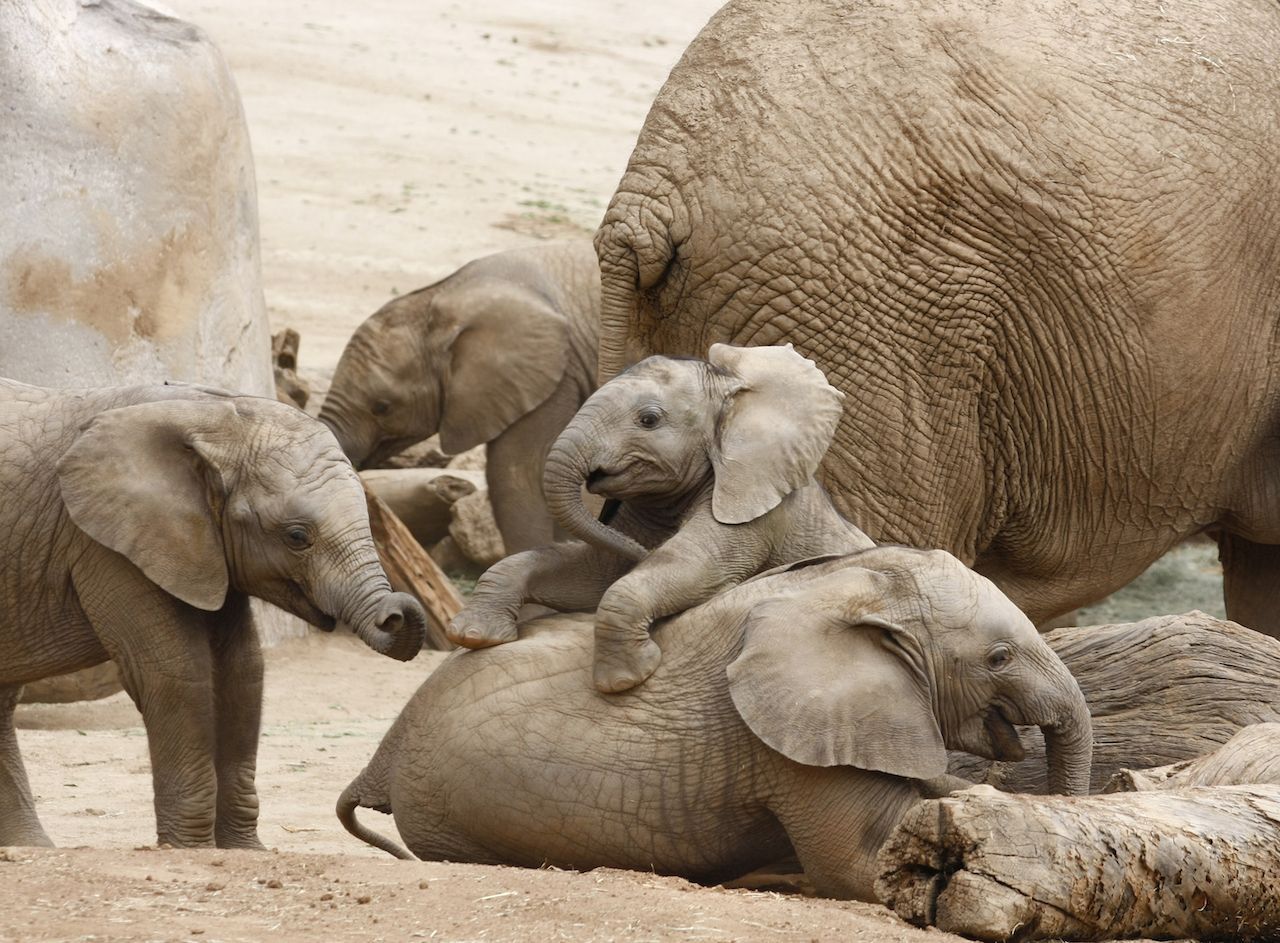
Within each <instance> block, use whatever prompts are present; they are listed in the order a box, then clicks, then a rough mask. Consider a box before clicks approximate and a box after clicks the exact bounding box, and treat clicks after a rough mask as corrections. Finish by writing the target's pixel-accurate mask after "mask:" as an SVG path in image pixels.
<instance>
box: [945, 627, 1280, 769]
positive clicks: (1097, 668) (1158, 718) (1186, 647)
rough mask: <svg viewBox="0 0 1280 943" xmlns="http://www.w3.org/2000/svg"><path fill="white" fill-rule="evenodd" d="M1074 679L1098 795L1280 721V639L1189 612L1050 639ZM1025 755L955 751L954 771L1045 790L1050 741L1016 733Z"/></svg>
mask: <svg viewBox="0 0 1280 943" xmlns="http://www.w3.org/2000/svg"><path fill="white" fill-rule="evenodd" d="M1045 641H1047V642H1048V643H1049V645H1050V647H1052V648H1053V650H1054V651H1055V652H1057V653H1058V657H1060V658H1061V659H1062V661H1063V663H1064V664H1065V665H1066V666H1067V668H1069V669H1070V671H1071V673H1072V674H1073V675H1075V678H1076V680H1077V681H1078V682H1079V683H1080V690H1081V691H1083V692H1084V696H1085V700H1086V701H1088V702H1089V712H1090V713H1091V714H1092V716H1093V740H1094V753H1093V775H1092V783H1091V791H1093V792H1097V791H1100V790H1101V789H1102V787H1103V786H1105V785H1106V783H1107V782H1108V780H1110V779H1111V777H1112V776H1113V775H1114V774H1115V773H1117V772H1118V771H1120V770H1122V769H1141V768H1146V767H1151V766H1163V765H1166V764H1169V763H1177V762H1180V761H1183V760H1190V759H1194V758H1196V757H1198V756H1202V755H1204V754H1206V753H1209V752H1211V751H1213V750H1214V749H1216V748H1217V747H1219V746H1221V745H1222V744H1223V743H1225V742H1226V741H1227V740H1228V739H1230V738H1231V736H1232V735H1234V734H1235V732H1236V731H1237V730H1239V729H1240V728H1241V727H1246V726H1248V725H1249V724H1258V723H1266V722H1271V721H1280V641H1277V640H1276V639H1273V638H1270V637H1268V636H1265V635H1262V634H1260V633H1258V632H1254V631H1252V630H1250V629H1246V628H1243V627H1242V626H1239V625H1236V624H1235V623H1234V622H1224V621H1222V620H1220V619H1214V618H1213V617H1211V616H1207V615H1205V614H1204V613H1203V612H1188V613H1185V614H1183V615H1179V616H1159V617H1157V618H1154V619H1146V620H1144V621H1142V622H1133V623H1128V624H1125V625H1103V626H1088V627H1080V628H1066V629H1055V630H1054V631H1053V632H1050V633H1048V634H1047V635H1046V636H1045ZM1019 735H1020V737H1021V740H1022V744H1023V747H1024V749H1025V750H1026V758H1025V759H1024V760H1022V761H1021V762H1018V763H992V762H991V761H989V760H983V759H979V758H978V757H974V756H969V755H967V754H953V755H952V758H951V759H952V762H951V772H952V773H954V774H956V775H958V776H963V777H964V778H966V779H970V780H972V781H974V782H987V783H989V784H991V785H993V786H996V787H998V788H999V789H1002V790H1004V791H1006V792H1033V793H1044V792H1046V788H1045V786H1046V784H1045V774H1046V767H1045V754H1044V739H1043V737H1042V736H1041V735H1040V731H1039V730H1038V729H1037V728H1035V727H1024V728H1020V730H1019Z"/></svg>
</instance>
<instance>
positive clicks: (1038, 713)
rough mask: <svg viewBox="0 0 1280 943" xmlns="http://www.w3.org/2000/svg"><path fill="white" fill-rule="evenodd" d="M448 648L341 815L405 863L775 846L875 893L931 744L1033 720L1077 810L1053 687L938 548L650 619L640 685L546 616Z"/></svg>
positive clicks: (836, 886)
mask: <svg viewBox="0 0 1280 943" xmlns="http://www.w3.org/2000/svg"><path fill="white" fill-rule="evenodd" d="M522 631H523V635H522V637H521V638H520V639H519V640H518V641H515V642H512V643H510V644H507V645H501V646H498V647H495V648H490V649H485V650H482V651H474V652H456V653H454V654H453V655H451V656H450V657H449V658H448V659H447V660H446V661H445V662H444V663H443V664H442V665H441V666H440V667H439V668H438V669H436V671H435V673H434V674H432V675H431V677H429V678H428V679H427V680H426V682H424V683H423V685H422V687H421V688H420V689H419V690H418V692H417V693H416V694H415V695H414V697H413V698H412V699H411V700H410V702H409V704H408V706H407V707H406V708H405V710H404V711H403V712H402V713H401V715H400V717H399V718H398V719H397V720H396V722H395V724H394V725H393V726H392V728H391V730H390V732H389V733H388V734H387V735H386V737H385V738H384V739H383V741H382V744H381V746H380V747H379V748H378V750H377V752H376V754H375V755H374V757H373V759H372V760H371V761H370V763H369V765H368V767H367V768H366V769H365V770H364V772H362V773H361V774H360V775H359V776H358V777H357V778H356V779H355V781H354V782H352V783H351V785H350V786H348V787H347V789H346V791H345V792H343V794H342V797H341V798H340V799H339V801H338V817H339V818H340V819H341V821H342V823H343V825H344V826H345V827H346V828H347V829H348V830H349V831H351V832H352V833H353V834H355V835H357V836H359V837H360V838H362V839H364V840H365V841H368V842H370V843H371V844H374V845H377V846H378V847H380V848H383V849H385V850H387V851H389V852H391V853H392V854H397V855H400V856H402V857H407V854H406V853H405V852H404V851H403V850H401V849H400V848H398V846H396V845H395V844H394V843H392V842H390V841H388V840H387V839H385V838H383V837H381V836H379V835H377V834H375V833H374V832H372V831H370V830H369V829H368V828H366V827H365V826H364V825H362V824H361V823H359V822H358V821H357V820H356V818H355V810H356V808H357V807H360V806H364V807H368V808H373V809H377V810H380V811H383V812H389V813H391V814H393V815H394V816H395V821H396V825H397V827H398V829H399V832H400V835H401V837H402V838H403V839H404V841H405V842H406V844H407V845H408V846H409V848H410V849H411V850H412V851H413V853H414V854H416V855H418V856H419V857H422V858H429V859H449V860H453V861H470V862H479V863H493V864H498V863H506V864H519V865H525V866H529V867H537V866H540V865H542V864H544V863H550V864H554V865H556V866H559V867H571V868H591V867H601V866H608V867H622V868H635V869H640V870H650V869H653V870H656V871H659V872H662V873H669V874H679V875H684V876H687V877H690V878H694V879H700V880H716V879H720V878H724V877H727V876H731V875H734V874H739V873H742V872H744V871H747V870H750V869H751V868H753V867H758V866H759V865H761V864H764V863H767V862H769V861H772V860H776V859H777V858H780V857H782V856H784V855H786V854H788V853H790V851H791V850H792V848H793V847H794V850H795V852H796V853H797V854H798V855H799V857H800V860H801V862H802V863H803V865H804V867H805V871H806V872H807V873H808V874H809V875H810V877H811V878H812V880H813V881H814V883H815V885H816V886H817V887H818V889H819V890H820V891H821V892H823V893H826V894H830V895H834V896H841V897H860V898H865V899H870V898H871V896H872V883H873V881H874V879H875V867H874V865H875V854H876V851H877V849H878V848H879V847H880V845H881V843H882V842H883V841H884V840H885V838H886V837H887V836H888V834H889V832H890V831H891V830H892V828H893V827H894V825H895V824H896V823H897V821H898V820H899V818H900V817H901V816H902V815H903V814H904V813H905V812H906V810H907V809H909V808H910V807H911V806H912V805H914V804H915V803H916V802H917V801H919V800H920V799H921V798H922V796H923V795H925V793H926V786H925V785H924V783H922V781H923V780H929V779H931V778H934V777H938V776H940V775H941V774H943V773H945V771H946V768H947V755H946V750H947V749H948V748H952V749H958V750H965V751H969V752H972V753H977V754H979V755H982V756H986V757H993V758H1005V759H1017V758H1020V757H1021V747H1020V745H1019V741H1018V737H1017V734H1016V732H1015V730H1014V728H1013V725H1014V724H1031V725H1036V726H1039V727H1040V728H1041V729H1042V731H1043V732H1044V734H1045V738H1046V742H1047V743H1048V766H1049V770H1050V774H1049V775H1050V781H1051V784H1052V786H1053V788H1055V789H1056V790H1058V791H1064V792H1070V793H1082V792H1085V791H1086V790H1087V788H1088V785H1089V770H1090V755H1091V751H1092V739H1091V736H1090V722H1089V713H1088V709H1087V707H1086V706H1085V702H1084V699H1083V697H1082V696H1081V694H1080V690H1079V688H1078V687H1077V685H1076V682H1075V680H1074V679H1073V678H1072V676H1071V674H1070V673H1069V672H1068V671H1067V669H1066V668H1065V667H1064V666H1063V664H1062V663H1061V662H1060V661H1059V660H1058V657H1057V656H1056V655H1055V654H1054V653H1053V651H1052V650H1051V649H1050V648H1049V647H1048V645H1047V644H1046V643H1045V642H1044V641H1043V639H1042V638H1041V637H1040V635H1039V634H1038V633H1037V632H1036V630H1035V628H1034V627H1033V626H1032V625H1031V623H1030V622H1029V621H1028V620H1027V618H1026V617H1025V616H1024V615H1023V614H1022V613H1021V612H1020V611H1019V610H1018V609H1017V608H1016V607H1015V606H1014V605H1013V604H1012V603H1011V602H1009V600H1008V599H1007V598H1006V597H1005V596H1004V595H1003V594H1002V593H1001V592H1000V591H999V590H998V589H996V588H995V586H994V585H993V584H992V583H990V582H989V581H987V580H986V579H985V578H983V577H981V576H979V575H977V574H975V573H973V572H972V571H970V570H968V569H966V568H965V567H964V566H963V565H961V564H960V562H959V561H958V560H956V559H955V558H954V557H952V556H951V555H950V554H947V553H944V552H941V551H930V552H925V551H918V550H908V549H904V548H900V547H882V548H874V549H870V550H865V551H862V552H859V553H855V554H851V555H849V556H844V557H840V558H836V559H831V558H824V559H821V560H816V561H811V562H807V563H801V564H796V565H794V566H792V567H790V568H787V569H785V570H780V571H773V572H771V573H769V574H766V575H764V576H761V577H760V578H757V579H754V580H750V581H748V582H745V583H743V584H740V585H739V586H737V587H735V588H733V589H731V590H728V591H727V592H725V593H722V594H720V595H719V596H716V597H715V598H714V599H712V600H710V601H709V602H707V603H704V604H703V605H701V606H699V607H698V608H696V609H692V610H689V611H688V612H685V613H682V614H681V615H679V616H677V617H675V618H673V619H671V620H669V621H668V622H666V623H665V624H663V625H661V626H660V627H659V628H658V629H657V631H656V637H657V638H658V639H659V641H660V642H661V644H662V647H663V651H664V652H665V653H666V654H665V657H664V659H663V661H662V664H661V665H660V666H659V667H658V669H657V671H656V672H655V673H654V674H653V676H652V677H651V678H650V679H649V681H648V683H647V684H645V685H643V686H642V687H639V688H636V689H635V690H633V691H631V692H628V693H626V694H621V695H612V696H608V697H605V696H602V695H601V694H600V693H599V692H597V691H596V690H595V688H593V687H592V685H591V684H589V683H588V679H589V678H590V675H591V671H592V661H593V658H592V633H591V630H590V623H589V621H585V620H584V619H583V618H575V617H563V616H552V617H548V618H544V619H541V620H537V621H534V622H532V623H529V624H527V625H525V626H523V627H522Z"/></svg>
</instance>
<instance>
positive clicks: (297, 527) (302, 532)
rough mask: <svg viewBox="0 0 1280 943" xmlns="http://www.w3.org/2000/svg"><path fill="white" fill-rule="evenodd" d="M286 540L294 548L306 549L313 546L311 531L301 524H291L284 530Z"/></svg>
mask: <svg viewBox="0 0 1280 943" xmlns="http://www.w3.org/2000/svg"><path fill="white" fill-rule="evenodd" d="M284 540H285V543H287V544H288V545H289V546H290V547H292V548H293V549H294V550H306V549H307V548H308V547H310V546H311V531H309V530H307V528H305V527H303V526H302V525H301V524H290V525H289V526H288V527H286V528H285V530H284Z"/></svg>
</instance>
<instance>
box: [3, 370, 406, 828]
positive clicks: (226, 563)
mask: <svg viewBox="0 0 1280 943" xmlns="http://www.w3.org/2000/svg"><path fill="white" fill-rule="evenodd" d="M0 496H3V500H0V845H48V844H50V841H49V838H48V836H47V835H46V834H45V832H44V830H43V829H42V828H41V826H40V822H39V820H38V819H37V817H36V813H35V808H34V805H33V801H32V795H31V790H30V787H29V785H28V782H27V777H26V772H25V771H24V769H23V766H22V759H21V757H20V756H19V754H18V743H17V739H16V736H15V734H14V728H13V708H14V705H15V703H16V702H17V699H18V694H19V692H20V691H21V690H22V685H23V684H24V683H25V682H28V681H35V680H38V679H40V678H45V677H48V676H50V675H56V674H62V673H64V672H68V671H75V670H78V669H80V668H87V667H89V666H91V665H96V664H99V663H101V662H103V661H106V660H107V659H108V658H111V659H114V660H115V662H116V665H117V667H118V668H119V670H120V678H121V681H122V682H123V684H124V687H125V690H127V691H128V692H129V696H130V697H131V698H133V701H134V703H135V704H136V705H137V706H138V709H139V710H140V711H141V712H142V718H143V722H144V723H145V725H146V729H147V741H148V745H149V746H150V750H151V767H152V781H153V783H154V786H155V810H156V832H157V835H156V837H157V839H158V841H159V842H161V843H167V844H170V845H173V846H175V847H194V846H207V845H215V844H216V845H217V846H218V847H221V848H260V847H262V846H261V844H260V842H259V841H258V836H257V820H258V797H257V793H256V792H255V790H254V766H255V762H256V758H257V749H258V729H259V724H260V717H261V709H262V655H261V652H260V651H259V649H258V640H257V635H256V633H255V631H254V627H253V623H252V620H251V617H250V614H249V603H248V601H249V596H250V595H253V596H258V597H260V598H262V599H265V600H267V601H268V602H271V603H274V604H275V605H277V606H280V607H281V608H283V609H286V610H288V611H289V612H292V613H294V614H296V615H298V616H299V617H301V618H303V619H305V620H307V621H308V622H310V623H311V624H313V625H316V626H318V627H320V628H323V629H331V628H333V626H334V623H335V620H341V621H342V622H345V623H346V624H348V625H349V626H351V628H352V629H353V630H354V631H355V632H356V634H357V635H359V636H360V638H361V639H363V640H364V641H365V642H366V643H367V644H368V645H369V646H370V647H371V648H373V649H374V650H376V651H379V652H382V653H383V654H385V655H389V656H390V657H392V658H398V659H401V660H404V661H407V660H408V659H410V658H413V656H414V655H415V654H417V652H418V651H419V649H420V648H421V646H422V637H423V629H424V626H425V617H424V615H423V612H422V608H421V607H420V606H419V605H418V603H417V601H416V600H415V599H413V598H412V597H410V596H406V595H404V594H403V593H393V592H391V587H390V586H389V585H388V583H387V579H386V576H385V575H384V574H383V572H382V568H381V566H380V565H379V563H378V556H377V551H376V550H375V548H374V545H373V538H372V536H371V535H370V533H369V519H368V512H367V510H366V506H365V499H364V493H363V491H362V489H361V487H360V482H359V479H358V478H357V477H356V474H355V472H354V470H352V468H351V465H350V463H349V462H347V460H346V458H345V457H344V456H343V454H342V452H341V451H340V450H339V448H338V444H337V443H336V442H335V441H334V440H333V436H332V435H330V434H329V431H328V430H327V429H325V427H324V426H322V425H320V424H319V423H317V422H315V421H314V420H312V419H310V418H308V417H307V416H305V415H303V414H302V413H301V412H299V411H298V410H296V409H294V408H293V407H291V406H285V405H284V404H282V403H277V402H275V401H274V400H268V399H259V398H256V397H243V396H230V395H228V394H222V393H219V392H217V391H212V390H204V389H200V388H196V387H190V386H137V387H117V388H109V389H86V390H45V389H41V388H39V387H34V386H26V385H23V384H20V383H15V382H13V381H9V380H0Z"/></svg>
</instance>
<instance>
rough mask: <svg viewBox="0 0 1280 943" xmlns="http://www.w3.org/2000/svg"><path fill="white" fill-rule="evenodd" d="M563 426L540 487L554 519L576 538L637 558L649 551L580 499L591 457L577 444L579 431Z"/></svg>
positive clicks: (623, 555)
mask: <svg viewBox="0 0 1280 943" xmlns="http://www.w3.org/2000/svg"><path fill="white" fill-rule="evenodd" d="M572 429H573V427H570V428H569V429H566V430H565V432H564V433H561V436H560V438H559V439H557V440H556V442H555V445H553V446H552V448H551V452H550V454H548V455H547V467H546V471H545V472H544V474H543V479H542V490H543V494H544V495H545V496H546V499H547V507H548V508H549V509H550V511H551V514H552V516H553V517H554V518H555V519H556V521H557V522H558V523H559V524H560V526H561V527H563V528H564V529H565V530H566V531H568V532H569V533H570V534H572V535H573V536H575V537H577V538H578V539H579V540H585V541H586V542H587V543H589V544H591V545H592V546H595V547H600V548H602V549H604V550H609V551H611V552H613V553H616V554H619V555H620V556H622V557H625V558H626V559H628V560H635V561H639V560H642V559H644V557H645V556H646V555H647V554H648V551H647V550H645V548H644V547H642V546H641V545H640V544H639V543H637V542H636V541H634V540H632V539H631V538H630V537H628V536H627V535H626V534H624V533H622V532H621V531H619V530H615V529H614V528H612V527H609V526H608V525H607V524H603V523H601V522H600V521H599V520H597V519H596V518H595V516H594V515H593V514H592V513H591V511H590V510H588V509H587V506H586V505H585V504H584V503H583V501H582V488H583V486H584V485H585V484H586V481H587V476H588V475H589V474H590V473H591V470H592V469H591V461H590V458H589V456H588V455H587V453H586V451H585V449H584V448H583V447H582V445H581V444H580V440H581V438H582V436H581V435H578V434H575V433H574V432H572V431H571V430H572Z"/></svg>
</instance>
